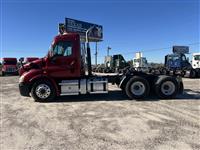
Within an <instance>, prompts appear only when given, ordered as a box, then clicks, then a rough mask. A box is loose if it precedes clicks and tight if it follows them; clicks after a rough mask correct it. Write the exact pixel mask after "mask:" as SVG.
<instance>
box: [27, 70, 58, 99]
mask: <svg viewBox="0 0 200 150" xmlns="http://www.w3.org/2000/svg"><path fill="white" fill-rule="evenodd" d="M41 78H43V79H47V80H49V81H50V82H51V83H52V84H53V86H54V88H55V89H56V95H57V96H59V95H60V92H59V88H58V86H57V84H56V82H55V81H54V80H53V79H51V78H50V77H48V76H47V75H45V74H44V73H43V71H42V70H41V69H32V70H31V71H29V72H27V73H26V74H25V77H24V82H25V83H30V85H32V84H33V83H34V81H36V80H38V79H41Z"/></svg>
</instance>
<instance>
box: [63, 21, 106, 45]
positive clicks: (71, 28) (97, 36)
mask: <svg viewBox="0 0 200 150" xmlns="http://www.w3.org/2000/svg"><path fill="white" fill-rule="evenodd" d="M91 27H94V28H92V30H91V31H90V32H88V38H89V40H90V41H94V42H98V41H101V40H102V39H103V27H102V26H101V25H97V24H92V23H88V22H83V21H79V20H75V19H70V18H65V30H66V31H67V32H76V33H79V34H80V36H81V39H82V40H85V37H86V31H87V30H88V29H89V28H91Z"/></svg>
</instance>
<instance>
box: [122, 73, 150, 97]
mask: <svg viewBox="0 0 200 150" xmlns="http://www.w3.org/2000/svg"><path fill="white" fill-rule="evenodd" d="M149 91H150V86H149V83H148V81H147V80H146V79H144V78H142V77H138V76H135V77H133V78H131V79H130V80H129V81H128V82H127V84H126V87H125V92H126V95H127V96H128V97H129V98H130V99H134V98H135V99H143V98H146V97H147V96H148V95H149Z"/></svg>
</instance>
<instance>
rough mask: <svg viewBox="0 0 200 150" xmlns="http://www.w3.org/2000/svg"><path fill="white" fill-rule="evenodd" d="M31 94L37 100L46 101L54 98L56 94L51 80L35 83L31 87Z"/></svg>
mask: <svg viewBox="0 0 200 150" xmlns="http://www.w3.org/2000/svg"><path fill="white" fill-rule="evenodd" d="M31 96H32V97H33V98H34V100H35V101H39V102H46V101H50V100H53V99H54V98H55V96H56V94H55V90H54V88H53V85H52V84H51V82H49V81H46V80H40V81H38V82H36V83H34V84H33V86H32V89H31Z"/></svg>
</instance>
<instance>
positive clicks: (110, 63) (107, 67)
mask: <svg viewBox="0 0 200 150" xmlns="http://www.w3.org/2000/svg"><path fill="white" fill-rule="evenodd" d="M128 66H130V65H129V64H128V63H127V62H126V60H125V59H124V57H123V56H122V55H121V54H116V55H113V56H105V60H104V65H99V66H97V67H94V69H93V71H94V72H100V73H121V72H123V70H124V69H125V68H126V67H128Z"/></svg>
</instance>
